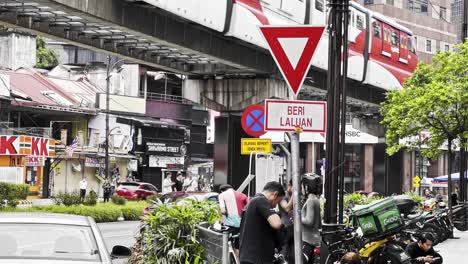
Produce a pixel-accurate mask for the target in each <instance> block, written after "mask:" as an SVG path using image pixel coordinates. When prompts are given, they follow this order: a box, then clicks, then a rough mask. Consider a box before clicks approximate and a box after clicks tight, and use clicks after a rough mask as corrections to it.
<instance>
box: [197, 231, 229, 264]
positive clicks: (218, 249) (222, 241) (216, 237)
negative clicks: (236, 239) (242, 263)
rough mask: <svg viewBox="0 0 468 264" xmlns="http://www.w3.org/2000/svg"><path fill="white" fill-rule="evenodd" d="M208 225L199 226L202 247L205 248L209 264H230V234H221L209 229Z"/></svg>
mask: <svg viewBox="0 0 468 264" xmlns="http://www.w3.org/2000/svg"><path fill="white" fill-rule="evenodd" d="M208 227H209V224H208V223H201V224H200V225H198V231H199V238H200V242H201V245H202V246H203V247H204V248H205V250H206V254H207V257H208V264H212V263H218V264H228V263H229V233H226V232H224V233H220V232H215V231H213V230H210V229H208Z"/></svg>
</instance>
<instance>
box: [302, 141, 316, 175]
mask: <svg viewBox="0 0 468 264" xmlns="http://www.w3.org/2000/svg"><path fill="white" fill-rule="evenodd" d="M316 149H317V148H316V144H315V143H314V142H312V143H307V153H306V164H305V165H306V166H305V171H306V172H308V173H309V172H310V173H315V160H316V159H317V151H316Z"/></svg>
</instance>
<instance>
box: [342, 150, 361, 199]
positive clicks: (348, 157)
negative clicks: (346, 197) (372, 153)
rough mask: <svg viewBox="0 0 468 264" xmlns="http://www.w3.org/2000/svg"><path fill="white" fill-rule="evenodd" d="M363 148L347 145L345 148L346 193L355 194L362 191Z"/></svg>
mask: <svg viewBox="0 0 468 264" xmlns="http://www.w3.org/2000/svg"><path fill="white" fill-rule="evenodd" d="M361 156H362V154H361V146H360V145H357V144H349V145H348V144H346V146H345V163H344V165H343V166H344V168H345V169H344V173H345V175H344V176H345V188H344V189H345V191H346V192H348V193H353V192H355V191H357V190H360V189H361V176H362V175H361Z"/></svg>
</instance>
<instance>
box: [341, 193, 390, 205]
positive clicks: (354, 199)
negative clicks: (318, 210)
mask: <svg viewBox="0 0 468 264" xmlns="http://www.w3.org/2000/svg"><path fill="white" fill-rule="evenodd" d="M380 199H382V197H381V196H374V197H367V195H364V194H359V193H352V194H347V195H345V196H344V198H343V200H344V208H348V209H351V208H353V207H354V206H355V205H364V204H370V203H371V202H373V201H376V200H380Z"/></svg>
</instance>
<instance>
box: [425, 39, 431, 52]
mask: <svg viewBox="0 0 468 264" xmlns="http://www.w3.org/2000/svg"><path fill="white" fill-rule="evenodd" d="M426 52H432V40H430V39H426Z"/></svg>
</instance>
